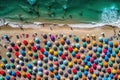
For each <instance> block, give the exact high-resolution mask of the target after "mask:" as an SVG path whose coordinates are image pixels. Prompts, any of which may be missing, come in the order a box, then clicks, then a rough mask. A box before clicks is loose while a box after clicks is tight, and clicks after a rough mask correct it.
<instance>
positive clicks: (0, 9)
mask: <svg viewBox="0 0 120 80" xmlns="http://www.w3.org/2000/svg"><path fill="white" fill-rule="evenodd" d="M105 9H107V10H106V11H105ZM112 10H113V11H112ZM106 12H107V13H106ZM110 12H111V14H110V15H109V13H110ZM106 15H107V16H106ZM112 15H114V16H112ZM119 15H120V0H0V18H5V19H10V20H14V21H25V22H27V21H45V22H60V23H91V22H95V23H100V22H108V23H111V21H110V20H109V19H111V20H112V19H114V21H112V22H115V21H117V20H118V18H119ZM106 20H107V21H106Z"/></svg>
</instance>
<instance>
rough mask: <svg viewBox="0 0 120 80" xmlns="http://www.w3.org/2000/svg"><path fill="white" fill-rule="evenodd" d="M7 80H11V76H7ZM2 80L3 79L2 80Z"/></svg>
mask: <svg viewBox="0 0 120 80" xmlns="http://www.w3.org/2000/svg"><path fill="white" fill-rule="evenodd" d="M5 78H6V80H10V76H8V75H6V77H5ZM0 80H1V79H0Z"/></svg>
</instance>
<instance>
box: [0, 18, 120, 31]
mask: <svg viewBox="0 0 120 80" xmlns="http://www.w3.org/2000/svg"><path fill="white" fill-rule="evenodd" d="M119 23H120V21H118V22H115V23H110V24H107V23H96V22H80V23H59V22H39V21H35V22H31V21H28V22H25V21H14V20H9V19H3V20H2V19H1V21H0V27H2V26H10V27H13V28H20V27H22V28H41V27H44V26H49V27H63V26H67V27H70V28H77V29H82V28H83V29H87V28H88V29H90V28H102V27H105V26H109V27H112V28H114V27H117V28H120V24H119Z"/></svg>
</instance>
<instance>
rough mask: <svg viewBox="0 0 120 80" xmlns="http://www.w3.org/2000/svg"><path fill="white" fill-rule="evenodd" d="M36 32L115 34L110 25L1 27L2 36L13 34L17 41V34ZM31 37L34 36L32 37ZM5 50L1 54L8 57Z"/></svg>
mask: <svg viewBox="0 0 120 80" xmlns="http://www.w3.org/2000/svg"><path fill="white" fill-rule="evenodd" d="M114 29H116V32H117V33H118V31H119V30H120V28H114ZM34 32H37V33H38V36H39V37H40V34H43V33H51V34H54V35H55V34H61V33H63V34H65V35H67V36H68V35H69V34H72V35H77V36H78V37H81V36H86V34H90V35H92V34H95V35H96V36H97V38H98V36H100V35H101V33H102V32H104V33H105V36H106V37H110V36H112V35H113V34H114V31H113V28H112V27H109V26H106V27H102V28H91V29H77V28H75V29H74V28H73V30H71V29H70V28H69V27H67V26H63V27H54V28H53V30H50V27H48V26H45V27H42V28H29V29H24V31H23V30H21V29H19V28H11V27H2V28H1V29H0V36H3V35H4V34H8V35H9V36H13V37H12V39H11V40H12V41H15V42H16V41H17V39H16V37H15V35H16V34H22V33H28V34H30V36H31V35H32V34H33V33H34ZM30 38H32V37H30ZM20 40H22V39H20ZM0 43H1V44H3V43H4V41H0ZM5 52H6V49H4V48H0V55H1V56H2V57H6V55H5ZM0 63H1V62H0Z"/></svg>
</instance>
